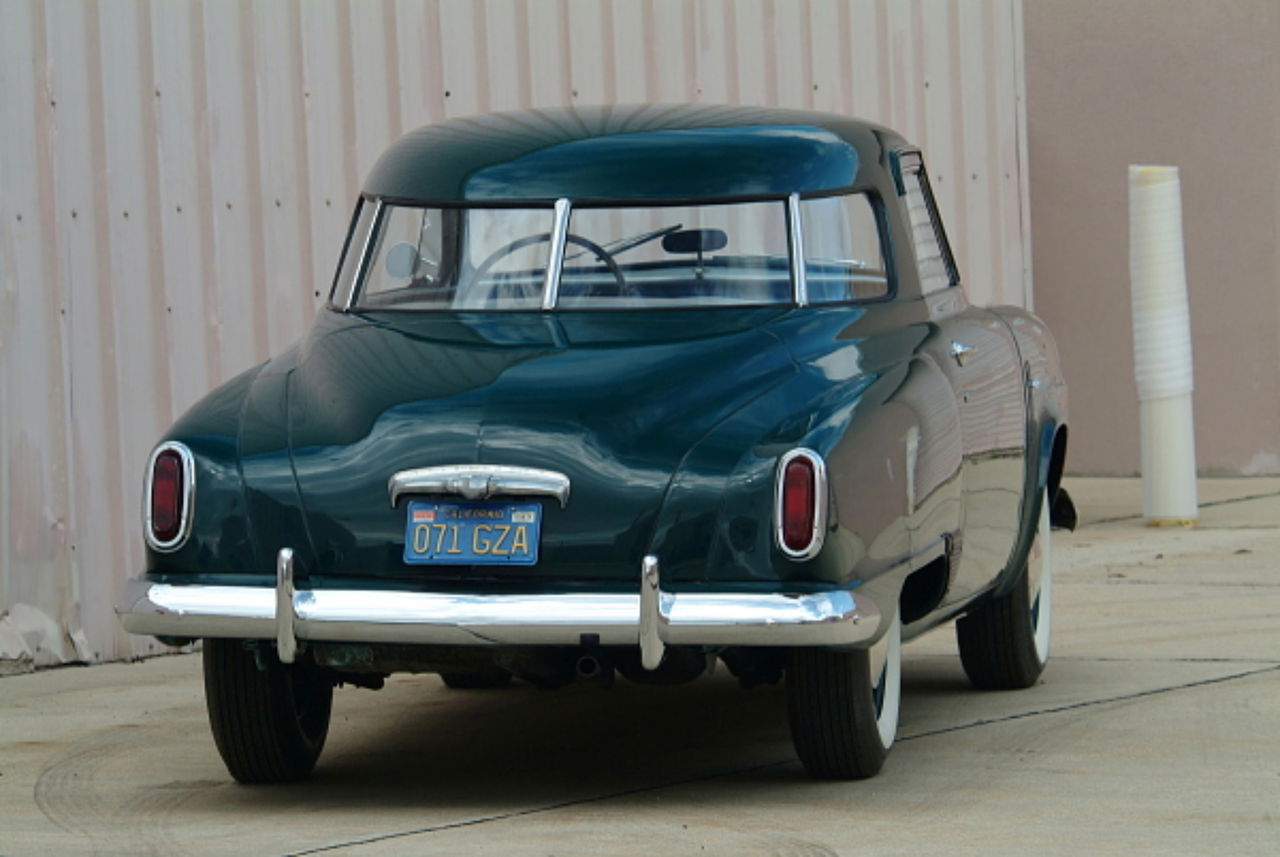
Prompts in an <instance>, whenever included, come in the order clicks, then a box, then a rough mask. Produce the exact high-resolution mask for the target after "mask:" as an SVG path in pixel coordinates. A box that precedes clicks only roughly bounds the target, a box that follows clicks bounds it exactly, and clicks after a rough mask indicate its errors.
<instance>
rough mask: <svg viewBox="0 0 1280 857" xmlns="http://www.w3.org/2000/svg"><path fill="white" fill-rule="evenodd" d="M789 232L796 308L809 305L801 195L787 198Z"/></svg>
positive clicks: (792, 195)
mask: <svg viewBox="0 0 1280 857" xmlns="http://www.w3.org/2000/svg"><path fill="white" fill-rule="evenodd" d="M787 232H788V233H789V234H788V240H789V242H790V248H791V279H792V281H793V283H794V285H795V290H796V293H795V298H796V306H808V305H809V281H808V276H807V274H806V273H805V268H804V231H803V227H802V226H801V225H800V194H798V193H793V194H791V195H790V196H788V197H787Z"/></svg>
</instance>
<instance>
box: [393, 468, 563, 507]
mask: <svg viewBox="0 0 1280 857" xmlns="http://www.w3.org/2000/svg"><path fill="white" fill-rule="evenodd" d="M387 493H388V494H389V495H390V497H391V508H393V509H394V508H395V506H396V503H397V501H399V499H400V496H401V495H402V494H457V495H458V496H460V497H462V498H464V499H466V500H487V499H488V498H490V497H555V498H556V499H557V500H559V501H560V506H561V508H564V506H565V505H567V504H568V502H569V477H568V476H565V475H564V474H563V473H557V472H556V471H554V470H538V469H537V468H533V467H508V466H503V465H495V464H450V465H445V466H443V467H419V468H416V469H414V470H401V471H400V472H399V473H395V474H393V475H392V477H391V479H390V480H388V481H387Z"/></svg>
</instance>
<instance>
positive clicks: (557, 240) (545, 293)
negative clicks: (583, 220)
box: [542, 197, 572, 310]
mask: <svg viewBox="0 0 1280 857" xmlns="http://www.w3.org/2000/svg"><path fill="white" fill-rule="evenodd" d="M571 210H572V205H571V204H570V202H569V200H568V199H567V198H565V197H560V198H559V199H557V200H556V206H555V220H554V221H552V224H551V254H550V256H548V258H547V275H546V279H545V280H544V281H543V284H542V308H543V309H544V310H552V309H555V307H556V302H557V301H559V299H560V272H561V270H562V269H563V268H564V244H565V240H566V236H567V235H568V234H569V213H570V211H571Z"/></svg>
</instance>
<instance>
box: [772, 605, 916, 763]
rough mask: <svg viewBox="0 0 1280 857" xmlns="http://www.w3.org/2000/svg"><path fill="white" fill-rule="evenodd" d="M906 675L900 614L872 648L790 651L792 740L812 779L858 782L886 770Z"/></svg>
mask: <svg viewBox="0 0 1280 857" xmlns="http://www.w3.org/2000/svg"><path fill="white" fill-rule="evenodd" d="M901 678H902V622H901V618H900V617H898V616H895V617H894V619H893V622H892V623H891V624H890V626H889V630H888V631H887V632H886V633H885V635H884V637H882V638H881V640H880V641H879V642H878V643H876V644H875V645H874V646H872V647H871V648H870V649H860V650H858V651H853V652H837V651H831V650H830V649H795V650H794V651H793V652H792V653H791V663H790V666H789V667H788V668H787V707H788V713H789V715H790V719H791V740H792V743H793V744H794V745H795V749H796V755H797V756H799V757H800V761H801V762H802V763H803V764H804V767H805V770H806V771H808V773H809V775H810V776H812V777H817V778H818V779H824V780H849V779H854V780H860V779H866V778H867V777H871V776H875V774H876V773H878V772H879V771H880V768H881V767H882V766H883V765H884V760H885V757H886V756H887V755H888V753H889V748H890V747H892V746H893V740H894V737H895V736H896V735H897V731H898V708H899V702H900V700H901Z"/></svg>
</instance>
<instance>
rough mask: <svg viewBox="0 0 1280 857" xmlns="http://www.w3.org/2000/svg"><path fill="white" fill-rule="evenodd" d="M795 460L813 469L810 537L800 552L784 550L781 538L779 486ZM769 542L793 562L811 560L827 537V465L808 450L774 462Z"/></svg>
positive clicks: (802, 449) (794, 450) (784, 542)
mask: <svg viewBox="0 0 1280 857" xmlns="http://www.w3.org/2000/svg"><path fill="white" fill-rule="evenodd" d="M797 458H806V459H808V460H809V462H810V463H811V464H812V465H813V533H812V534H811V535H810V537H809V543H808V544H807V545H806V546H805V547H804V548H803V549H802V550H792V549H791V548H789V547H787V543H786V540H785V539H783V537H782V485H783V481H784V476H785V474H786V472H787V465H788V464H790V463H791V462H792V461H794V460H796V459H797ZM773 482H774V485H773V541H774V543H775V544H776V545H777V546H778V550H780V551H782V553H783V554H784V555H785V556H786V557H787V558H788V559H793V560H806V559H812V558H813V557H815V556H817V555H818V552H819V551H821V550H822V545H823V543H824V542H825V541H826V537H827V465H826V463H825V462H824V461H823V460H822V456H820V455H818V453H816V452H814V451H813V450H812V449H807V448H805V447H798V448H796V449H793V450H791V451H790V452H788V453H786V454H785V455H783V456H782V457H781V458H779V459H778V468H777V470H776V471H775V473H774V477H773Z"/></svg>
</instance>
